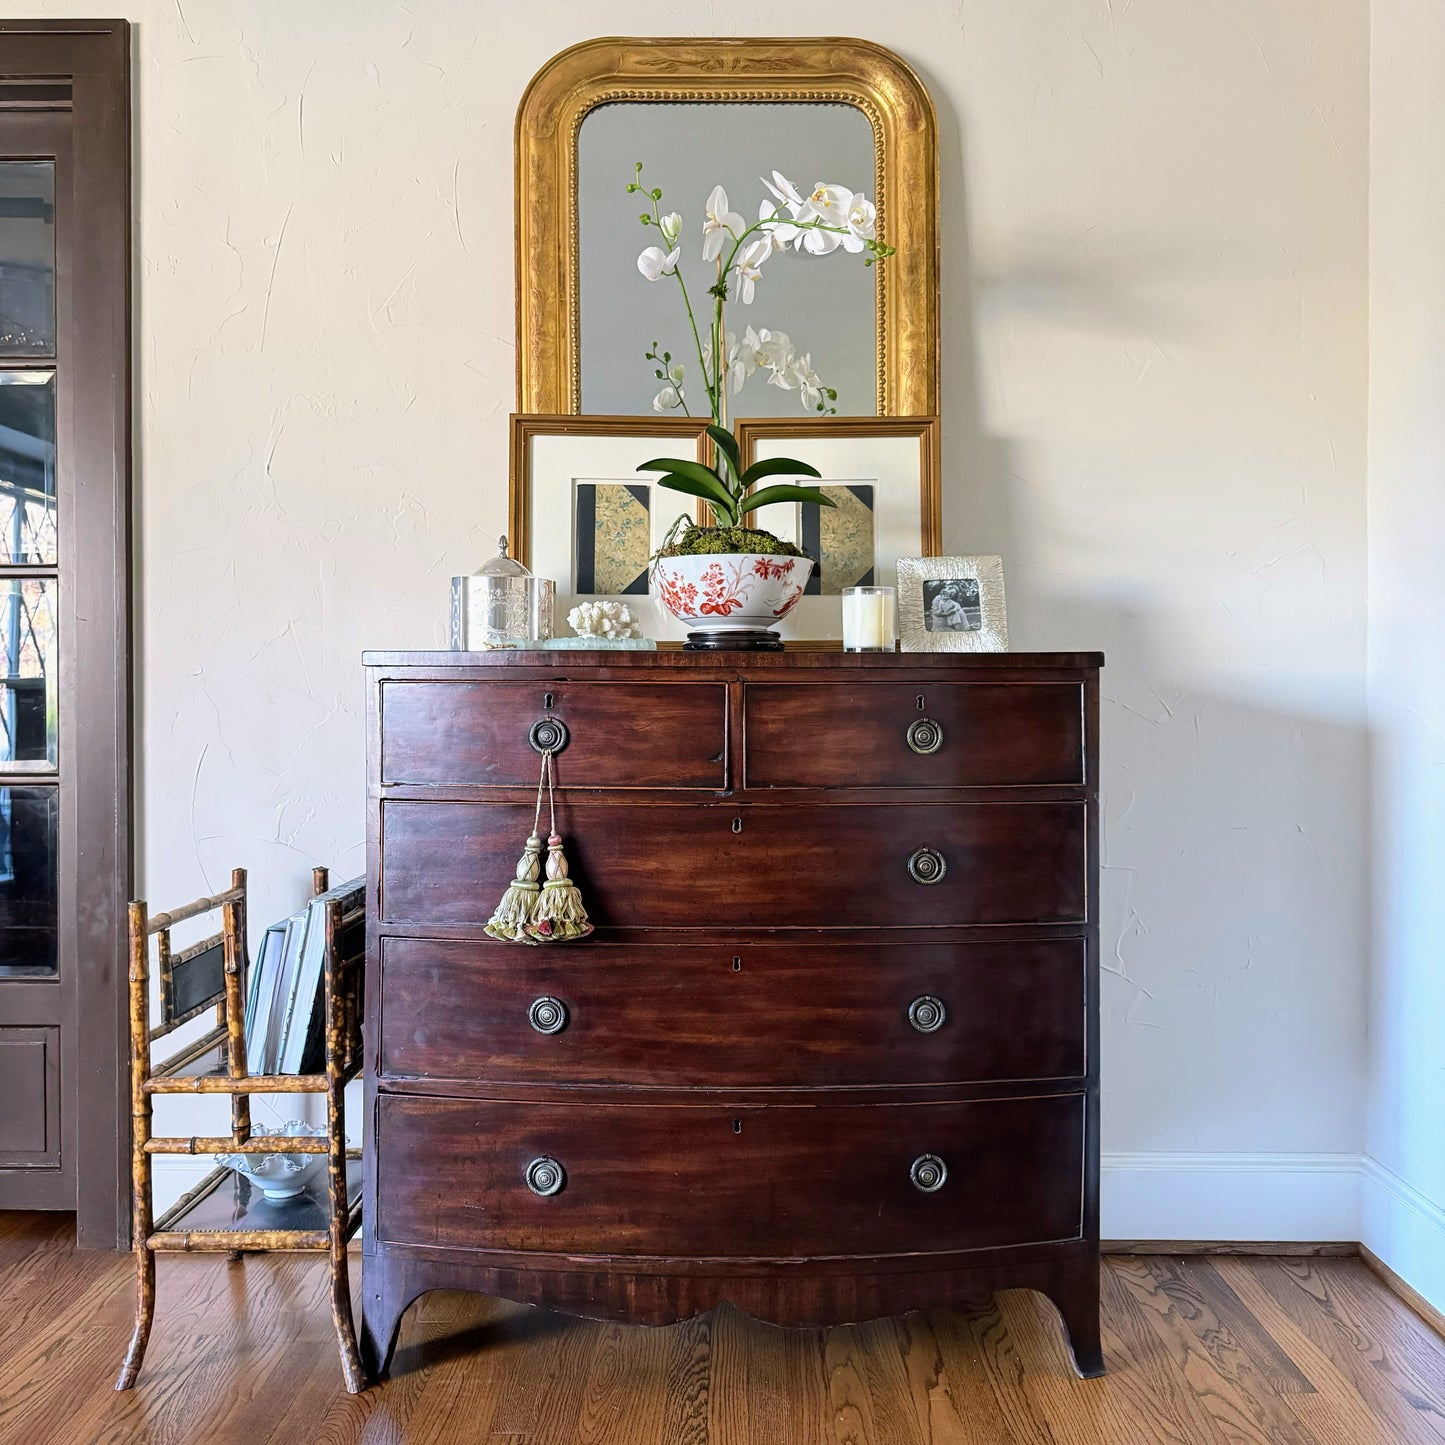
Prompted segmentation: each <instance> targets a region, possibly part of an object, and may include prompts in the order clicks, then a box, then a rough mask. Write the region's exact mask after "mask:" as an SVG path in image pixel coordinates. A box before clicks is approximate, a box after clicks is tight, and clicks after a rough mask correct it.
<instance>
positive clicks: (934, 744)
mask: <svg viewBox="0 0 1445 1445" xmlns="http://www.w3.org/2000/svg"><path fill="white" fill-rule="evenodd" d="M905 736H906V737H907V739H908V746H909V747H910V748H912V749H913V751H914V752H915V753H924V754H927V753H936V752H937V751H938V750H939V748H941V747H942V746H943V725H942V724H941V723H936V722H934V720H933V719H932V718H931V717H920V718H915V719H914V720H913V721H912V722H911V723H909V724H908V732H907V733H906V734H905Z"/></svg>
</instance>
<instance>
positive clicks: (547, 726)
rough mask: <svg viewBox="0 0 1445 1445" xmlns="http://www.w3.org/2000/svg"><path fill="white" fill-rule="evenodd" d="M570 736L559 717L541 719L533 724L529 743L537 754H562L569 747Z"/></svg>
mask: <svg viewBox="0 0 1445 1445" xmlns="http://www.w3.org/2000/svg"><path fill="white" fill-rule="evenodd" d="M569 737H570V734H569V733H568V731H567V724H566V723H564V722H563V721H562V719H561V718H559V717H541V718H538V719H537V721H536V722H534V723H533V724H532V731H531V732H529V733H528V734H527V741H528V742H529V743H531V745H532V751H533V752H536V753H560V752H561V751H562V749H563V748H565V747H566V746H567V742H568V738H569Z"/></svg>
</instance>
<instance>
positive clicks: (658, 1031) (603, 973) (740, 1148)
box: [362, 652, 1103, 1375]
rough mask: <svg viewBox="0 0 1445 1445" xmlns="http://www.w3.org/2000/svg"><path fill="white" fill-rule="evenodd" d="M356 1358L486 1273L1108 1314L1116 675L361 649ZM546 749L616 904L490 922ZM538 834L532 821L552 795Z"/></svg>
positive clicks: (613, 1307) (370, 1359) (647, 1295)
mask: <svg viewBox="0 0 1445 1445" xmlns="http://www.w3.org/2000/svg"><path fill="white" fill-rule="evenodd" d="M366 663H367V669H368V679H369V686H368V694H369V699H370V701H369V746H368V770H369V804H368V807H369V823H368V832H369V840H368V850H369V852H368V867H367V876H368V884H369V888H370V894H369V898H368V909H369V911H368V969H367V988H368V998H367V1008H366V1028H367V1062H366V1089H367V1103H366V1108H367V1118H368V1122H369V1129H370V1133H369V1137H368V1139H367V1147H366V1170H367V1179H366V1200H365V1217H366V1225H365V1257H364V1263H363V1280H364V1289H363V1295H364V1309H363V1320H364V1323H363V1345H362V1348H363V1353H364V1355H365V1357H366V1361H367V1364H368V1366H369V1368H370V1369H371V1370H372V1371H373V1373H380V1372H381V1371H382V1370H384V1368H385V1365H386V1362H387V1359H388V1357H389V1356H390V1353H391V1349H392V1345H393V1342H394V1338H395V1334H396V1328H397V1324H398V1321H399V1319H400V1316H401V1314H402V1312H403V1311H404V1310H405V1309H406V1307H407V1305H408V1304H409V1303H410V1302H411V1301H412V1300H413V1299H415V1298H416V1297H417V1296H418V1295H420V1294H422V1293H423V1292H425V1291H426V1290H430V1289H437V1288H456V1289H472V1290H480V1291H484V1292H487V1293H491V1294H496V1295H500V1296H504V1297H506V1298H508V1299H513V1300H524V1301H532V1302H535V1303H537V1304H543V1305H549V1306H553V1307H555V1308H558V1309H562V1310H567V1311H570V1312H573V1313H576V1314H580V1315H586V1316H591V1317H594V1318H606V1319H620V1320H632V1321H637V1322H639V1323H644V1324H659V1323H663V1322H666V1321H670V1320H675V1319H678V1318H680V1317H685V1316H688V1315H692V1314H695V1313H697V1312H699V1311H703V1310H707V1309H710V1308H712V1307H713V1306H714V1305H716V1304H718V1303H720V1302H721V1301H723V1300H729V1301H731V1302H732V1303H733V1304H734V1305H736V1306H737V1307H739V1308H740V1309H743V1310H745V1311H747V1312H748V1313H749V1314H752V1315H756V1316H760V1317H762V1318H763V1319H767V1320H772V1321H774V1322H777V1323H780V1324H828V1323H837V1322H842V1321H849V1320H861V1319H867V1318H871V1317H876V1316H881V1315H890V1314H899V1313H902V1312H904V1311H906V1310H911V1309H922V1308H928V1307H930V1306H933V1305H940V1304H945V1303H949V1304H953V1303H965V1304H966V1303H969V1302H971V1301H980V1300H984V1299H986V1298H987V1297H988V1295H989V1294H990V1293H991V1292H992V1291H993V1290H995V1289H999V1288H1004V1287H1017V1286H1022V1287H1028V1288H1032V1289H1037V1290H1040V1291H1042V1292H1043V1293H1044V1294H1046V1295H1047V1296H1048V1297H1049V1298H1050V1299H1051V1300H1052V1301H1053V1302H1054V1303H1055V1304H1056V1306H1057V1307H1058V1309H1059V1311H1060V1314H1061V1315H1062V1317H1063V1320H1064V1323H1065V1325H1066V1327H1067V1330H1068V1334H1069V1337H1070V1340H1071V1342H1072V1346H1073V1353H1074V1360H1075V1363H1076V1366H1077V1368H1078V1370H1079V1371H1080V1373H1081V1374H1084V1375H1094V1374H1098V1373H1100V1372H1101V1371H1102V1368H1103V1365H1102V1360H1101V1357H1100V1353H1099V1326H1098V1157H1099V1156H1098V1150H1099V1139H1098V1028H1097V1016H1098V1012H1097V1011H1098V998H1097V991H1096V990H1097V956H1096V955H1097V923H1096V918H1095V908H1096V897H1097V875H1098V847H1097V835H1098V812H1097V786H1098V776H1097V727H1098V725H1097V718H1098V668H1099V666H1100V663H1101V659H1100V658H1099V657H1098V656H1097V655H1095V654H1092V653H1086V654H1067V655H1056V654H1051V655H1036V654H1035V655H980V656H971V657H970V656H959V655H952V656H948V655H938V654H871V655H870V654H844V653H837V652H833V653H828V652H802V653H772V654H768V653H762V654H738V653H733V654H687V653H682V652H659V653H604V652H596V653H575V652H574V653H566V654H547V653H537V652H531V653H520V652H514V653H507V652H492V653H402V654H392V653H374V654H369V655H368V656H367V658H366ZM545 743H552V744H555V745H556V746H557V749H558V750H557V752H556V776H557V783H558V786H559V789H560V791H559V795H558V809H559V813H558V824H559V828H560V831H561V832H562V833H563V834H564V836H565V838H566V850H567V856H568V858H569V860H570V862H571V865H572V873H573V876H574V877H575V878H576V879H577V881H578V883H579V884H580V886H581V889H582V893H583V897H584V899H585V901H586V904H587V906H588V908H589V910H590V912H591V915H592V919H593V921H594V922H595V923H596V924H597V931H596V933H595V934H594V935H593V937H592V938H590V939H587V940H585V941H583V942H580V943H574V944H555V945H550V946H542V947H525V946H522V945H518V944H508V943H498V942H494V941H492V940H491V939H489V938H487V937H486V936H485V935H484V933H483V931H482V930H483V925H484V924H485V923H486V921H487V919H488V917H489V916H490V914H491V911H492V909H493V908H494V906H495V905H496V903H497V900H498V899H499V898H500V896H501V894H502V892H503V890H504V889H505V888H506V886H507V884H508V883H509V881H510V880H511V878H512V875H513V870H514V869H515V867H516V864H517V859H518V855H519V853H520V851H521V847H522V844H523V842H524V840H525V839H526V837H527V835H528V833H529V832H530V831H531V826H532V818H533V809H534V803H535V798H536V790H537V779H538V771H539V762H540V755H539V752H538V751H537V750H536V749H537V748H538V747H539V746H541V745H543V744H545ZM543 831H544V833H545V831H546V827H545V815H544V825H543Z"/></svg>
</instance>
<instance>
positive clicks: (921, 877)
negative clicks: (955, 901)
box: [908, 848, 948, 883]
mask: <svg viewBox="0 0 1445 1445" xmlns="http://www.w3.org/2000/svg"><path fill="white" fill-rule="evenodd" d="M947 872H948V864H947V863H946V862H945V861H944V857H943V854H942V853H940V852H939V851H938V849H937V848H917V849H915V850H914V851H913V852H912V853H911V854H910V855H909V857H908V876H909V877H910V878H911V879H913V881H914V882H915V883H941V882H942V881H943V875H944V874H945V873H947Z"/></svg>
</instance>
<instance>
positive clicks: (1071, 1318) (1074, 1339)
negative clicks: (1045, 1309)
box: [1045, 1260, 1104, 1380]
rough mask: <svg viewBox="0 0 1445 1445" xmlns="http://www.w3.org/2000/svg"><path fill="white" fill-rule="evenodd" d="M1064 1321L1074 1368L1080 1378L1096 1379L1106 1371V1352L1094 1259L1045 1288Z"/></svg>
mask: <svg viewBox="0 0 1445 1445" xmlns="http://www.w3.org/2000/svg"><path fill="white" fill-rule="evenodd" d="M1045 1292H1046V1293H1047V1295H1048V1296H1049V1298H1050V1299H1051V1300H1052V1301H1053V1304H1054V1308H1055V1309H1057V1310H1058V1312H1059V1318H1060V1319H1061V1320H1062V1321H1063V1325H1064V1331H1065V1333H1066V1334H1067V1336H1068V1342H1069V1351H1070V1355H1071V1357H1072V1360H1073V1365H1074V1370H1075V1372H1076V1373H1077V1374H1078V1376H1079V1378H1080V1379H1081V1380H1094V1379H1097V1378H1098V1377H1099V1376H1100V1375H1102V1374H1103V1373H1104V1353H1103V1350H1102V1348H1101V1347H1100V1344H1099V1272H1098V1264H1097V1262H1096V1261H1095V1260H1088V1261H1086V1262H1085V1263H1084V1264H1083V1265H1082V1266H1078V1267H1072V1266H1071V1267H1070V1268H1069V1269H1067V1270H1066V1271H1063V1272H1062V1273H1060V1274H1059V1275H1058V1276H1057V1277H1056V1280H1055V1283H1054V1284H1053V1285H1052V1286H1051V1287H1050V1288H1049V1289H1047V1290H1046V1291H1045Z"/></svg>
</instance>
